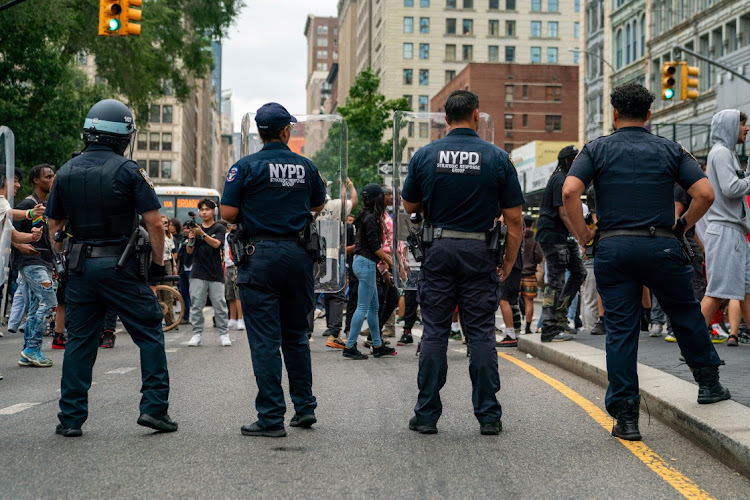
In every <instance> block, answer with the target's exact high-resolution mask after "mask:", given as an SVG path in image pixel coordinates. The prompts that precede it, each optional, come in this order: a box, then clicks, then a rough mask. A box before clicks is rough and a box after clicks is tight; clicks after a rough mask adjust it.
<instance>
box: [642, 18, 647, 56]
mask: <svg viewBox="0 0 750 500" xmlns="http://www.w3.org/2000/svg"><path fill="white" fill-rule="evenodd" d="M644 55H646V14H643V15H642V16H641V57H643V56H644Z"/></svg>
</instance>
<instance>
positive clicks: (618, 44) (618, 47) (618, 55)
mask: <svg viewBox="0 0 750 500" xmlns="http://www.w3.org/2000/svg"><path fill="white" fill-rule="evenodd" d="M615 66H616V67H617V69H620V68H622V30H621V29H619V30H617V35H615Z"/></svg>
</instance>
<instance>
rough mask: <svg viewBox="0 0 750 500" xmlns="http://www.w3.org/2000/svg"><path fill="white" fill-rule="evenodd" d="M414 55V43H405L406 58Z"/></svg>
mask: <svg viewBox="0 0 750 500" xmlns="http://www.w3.org/2000/svg"><path fill="white" fill-rule="evenodd" d="M413 57H414V44H413V43H405V44H404V59H412V58H413Z"/></svg>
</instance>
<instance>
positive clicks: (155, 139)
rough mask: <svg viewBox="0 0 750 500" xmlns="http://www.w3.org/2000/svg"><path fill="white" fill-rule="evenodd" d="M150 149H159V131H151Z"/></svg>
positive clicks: (149, 137) (149, 136)
mask: <svg viewBox="0 0 750 500" xmlns="http://www.w3.org/2000/svg"><path fill="white" fill-rule="evenodd" d="M148 149H150V150H151V151H159V133H158V132H151V133H150V134H149V135H148Z"/></svg>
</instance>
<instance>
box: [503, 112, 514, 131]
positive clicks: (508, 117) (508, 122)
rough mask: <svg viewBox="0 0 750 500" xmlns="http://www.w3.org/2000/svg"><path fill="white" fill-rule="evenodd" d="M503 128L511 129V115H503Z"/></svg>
mask: <svg viewBox="0 0 750 500" xmlns="http://www.w3.org/2000/svg"><path fill="white" fill-rule="evenodd" d="M505 130H513V115H512V114H507V115H505Z"/></svg>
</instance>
